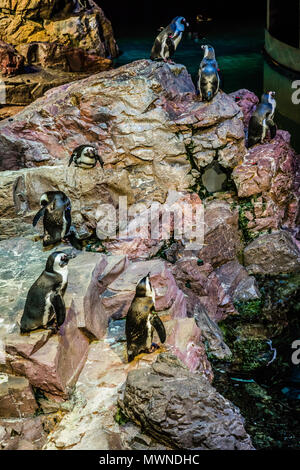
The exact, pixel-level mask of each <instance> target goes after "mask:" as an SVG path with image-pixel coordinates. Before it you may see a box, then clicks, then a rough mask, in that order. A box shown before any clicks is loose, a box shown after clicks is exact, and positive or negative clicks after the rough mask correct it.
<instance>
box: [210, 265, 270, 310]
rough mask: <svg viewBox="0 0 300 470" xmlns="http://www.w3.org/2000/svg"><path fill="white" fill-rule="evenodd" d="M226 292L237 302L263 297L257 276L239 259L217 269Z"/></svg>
mask: <svg viewBox="0 0 300 470" xmlns="http://www.w3.org/2000/svg"><path fill="white" fill-rule="evenodd" d="M215 273H216V275H217V277H218V279H219V280H220V282H221V285H222V287H223V289H224V290H225V292H227V293H228V294H229V295H230V297H232V299H233V301H235V302H246V301H248V300H255V299H259V298H260V297H261V294H260V292H259V289H258V286H257V284H256V281H255V278H254V277H253V276H249V274H248V272H247V270H246V269H245V268H244V266H242V265H241V264H239V262H238V261H236V260H234V261H229V263H226V264H223V265H222V266H221V267H220V268H217V269H216V271H215Z"/></svg>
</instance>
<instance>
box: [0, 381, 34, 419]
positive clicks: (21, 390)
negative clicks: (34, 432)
mask: <svg viewBox="0 0 300 470" xmlns="http://www.w3.org/2000/svg"><path fill="white" fill-rule="evenodd" d="M37 408H38V405H37V402H36V401H35V397H34V394H33V390H32V387H31V385H30V384H29V382H28V380H27V379H26V378H24V377H14V376H13V375H7V374H0V419H1V418H27V417H29V416H33V415H34V413H35V411H36V410H37Z"/></svg>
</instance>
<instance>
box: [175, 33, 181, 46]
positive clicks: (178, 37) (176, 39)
mask: <svg viewBox="0 0 300 470" xmlns="http://www.w3.org/2000/svg"><path fill="white" fill-rule="evenodd" d="M181 38H182V33H179V34H178V36H176V37H175V38H174V40H173V41H174V45H175V49H177V46H178V44H179V43H180V41H181Z"/></svg>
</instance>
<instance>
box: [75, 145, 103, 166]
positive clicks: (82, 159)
mask: <svg viewBox="0 0 300 470" xmlns="http://www.w3.org/2000/svg"><path fill="white" fill-rule="evenodd" d="M97 161H98V162H99V163H100V165H101V167H102V168H103V160H102V158H101V157H100V155H99V154H98V152H97V149H96V148H95V147H93V146H92V145H79V146H78V147H76V148H75V149H74V150H73V152H72V155H71V157H70V160H69V165H68V166H70V165H71V163H72V162H74V163H75V166H77V167H79V168H84V169H90V168H94V167H95V166H96V164H97Z"/></svg>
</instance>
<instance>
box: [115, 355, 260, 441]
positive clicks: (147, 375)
mask: <svg viewBox="0 0 300 470" xmlns="http://www.w3.org/2000/svg"><path fill="white" fill-rule="evenodd" d="M121 406H122V408H123V410H124V412H125V413H126V414H127V416H129V417H130V419H132V420H133V421H134V422H136V423H138V424H139V425H141V426H142V427H143V429H145V430H146V432H147V433H148V434H149V435H151V436H153V437H154V438H156V439H157V440H158V441H159V442H164V443H166V444H169V445H171V446H172V447H173V448H181V449H182V448H183V449H199V450H204V449H212V450H217V449H218V450H225V449H227V450H234V449H236V450H238V449H239V450H242V449H244V450H246V449H248V450H250V449H253V447H252V444H251V440H250V437H249V436H248V434H247V433H246V431H245V428H244V423H243V419H242V416H241V414H240V412H239V410H238V408H236V407H235V406H234V405H233V404H232V403H230V402H229V401H228V400H226V399H225V398H223V397H222V396H221V395H220V394H219V393H217V392H216V390H215V389H214V388H213V387H212V386H211V385H210V384H209V382H208V381H207V380H206V379H205V378H203V377H202V376H200V375H198V374H192V373H190V372H189V371H187V370H186V369H184V368H183V367H182V365H181V363H180V362H178V359H176V358H175V357H174V356H170V355H160V356H159V358H158V359H157V361H156V362H155V363H153V364H152V365H151V367H148V368H144V369H139V370H136V371H132V372H130V373H129V374H128V377H127V381H126V386H125V391H124V397H123V400H122V401H121Z"/></svg>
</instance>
